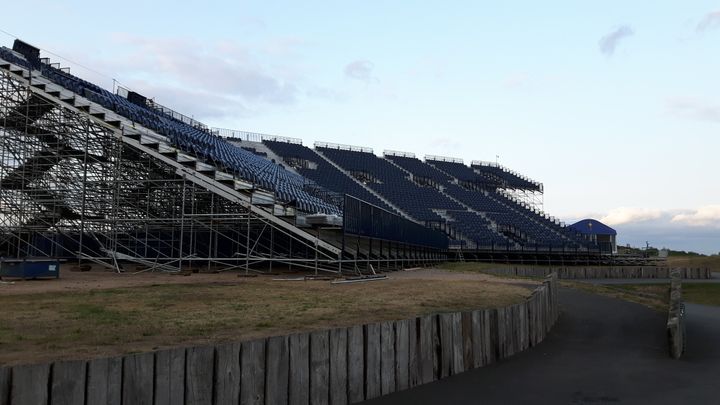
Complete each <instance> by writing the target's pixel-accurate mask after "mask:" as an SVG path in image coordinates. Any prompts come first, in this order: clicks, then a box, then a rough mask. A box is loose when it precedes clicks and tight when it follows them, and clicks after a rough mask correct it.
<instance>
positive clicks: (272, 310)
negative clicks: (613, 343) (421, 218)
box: [0, 269, 535, 364]
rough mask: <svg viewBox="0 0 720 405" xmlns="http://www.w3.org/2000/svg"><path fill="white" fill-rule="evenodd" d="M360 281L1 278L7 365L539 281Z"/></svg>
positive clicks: (307, 326) (152, 345) (473, 305)
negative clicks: (9, 280) (6, 281)
mask: <svg viewBox="0 0 720 405" xmlns="http://www.w3.org/2000/svg"><path fill="white" fill-rule="evenodd" d="M388 275H389V277H390V278H389V279H388V280H384V281H373V282H367V283H354V284H331V283H330V281H328V280H323V281H275V280H273V279H274V278H282V277H297V275H282V276H261V277H254V278H244V277H238V274H237V273H233V272H229V273H219V274H203V273H194V274H192V275H190V276H181V275H170V274H163V273H143V274H136V275H131V274H116V273H113V272H109V271H90V272H71V271H64V272H61V278H60V279H58V280H29V281H15V282H14V283H12V284H0V308H2V311H0V364H19V363H33V362H42V361H49V360H56V359H82V358H92V357H102V356H111V355H119V354H125V353H132V352H140V351H148V350H154V349H159V348H167V347H174V346H186V345H188V346H189V345H197V344H208V343H215V342H223V341H241V340H246V339H252V338H257V337H264V336H273V335H279V334H286V333H293V332H299V331H309V330H316V329H324V328H331V327H338V326H348V325H353V324H360V323H367V322H376V321H385V320H391V319H404V318H409V317H413V316H419V315H424V314H429V313H437V312H447V311H458V310H469V309H477V308H489V307H496V306H503V305H508V304H511V303H515V302H520V301H521V300H522V299H524V298H525V297H527V296H528V295H529V294H530V290H531V289H532V287H533V284H534V283H535V282H534V281H531V280H520V279H510V280H508V279H502V278H498V277H494V276H490V275H486V274H481V273H465V272H457V271H444V270H428V269H420V270H414V271H399V272H394V273H389V274H388Z"/></svg>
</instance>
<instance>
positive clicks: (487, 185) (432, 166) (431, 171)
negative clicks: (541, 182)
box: [386, 156, 584, 248]
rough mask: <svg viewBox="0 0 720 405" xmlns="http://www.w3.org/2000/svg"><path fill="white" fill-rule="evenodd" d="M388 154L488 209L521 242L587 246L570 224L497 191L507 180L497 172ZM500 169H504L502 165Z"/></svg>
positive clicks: (476, 206)
mask: <svg viewBox="0 0 720 405" xmlns="http://www.w3.org/2000/svg"><path fill="white" fill-rule="evenodd" d="M386 158H387V159H389V160H391V161H393V162H394V163H395V164H397V165H399V166H401V167H402V168H404V169H406V170H408V171H409V172H411V173H412V174H413V175H416V176H419V177H425V178H429V179H431V180H433V181H434V182H436V183H437V184H438V186H440V187H442V188H443V190H444V192H445V193H447V194H448V195H450V196H451V197H453V198H454V199H456V200H458V201H461V202H462V203H464V204H466V205H467V206H469V207H470V208H472V209H473V210H475V211H478V212H483V213H485V214H486V215H487V216H488V217H489V218H490V219H492V220H493V221H494V222H495V223H496V224H497V225H498V229H499V230H501V231H503V232H505V233H506V234H507V236H508V237H509V238H512V239H513V240H514V241H516V242H518V243H521V244H542V245H546V246H556V247H557V246H567V247H572V248H574V247H580V246H584V245H581V244H580V243H579V242H580V241H579V240H578V237H577V235H576V234H575V233H574V232H572V231H571V230H570V229H569V228H565V227H561V226H560V225H558V224H557V223H555V222H553V221H551V220H549V219H548V218H545V217H544V216H542V215H539V214H537V213H535V212H534V211H531V210H529V209H527V208H525V207H523V206H521V205H519V204H517V203H516V202H514V201H512V200H510V199H508V198H507V197H505V196H503V195H501V194H499V193H497V192H496V191H495V190H496V189H497V188H499V187H502V186H503V185H504V184H505V183H503V182H504V180H503V179H500V178H499V177H498V175H497V174H495V173H476V172H475V171H474V170H473V169H472V168H470V167H468V166H465V165H464V164H462V163H459V162H448V161H437V160H428V161H426V162H422V161H420V160H419V159H417V158H410V157H398V156H386ZM497 169H499V170H500V171H502V170H501V169H500V168H497ZM505 173H507V174H511V173H508V172H505ZM512 176H515V175H512ZM515 177H517V176H515ZM518 179H519V177H518ZM525 181H526V180H525ZM469 183H472V185H473V186H474V187H473V188H474V189H472V190H471V189H468V188H465V187H463V186H462V185H468V184H469ZM461 184H462V185H461ZM478 186H480V188H482V190H476V189H475V188H477V187H478ZM483 186H484V187H483ZM460 215H461V216H463V217H464V218H465V220H468V221H470V220H472V219H473V218H472V217H468V216H464V215H463V214H460ZM463 228H464V229H465V230H466V232H467V233H466V236H467V237H470V238H473V237H475V236H473V235H474V232H473V231H472V230H471V229H468V228H467V227H463ZM476 236H477V235H476Z"/></svg>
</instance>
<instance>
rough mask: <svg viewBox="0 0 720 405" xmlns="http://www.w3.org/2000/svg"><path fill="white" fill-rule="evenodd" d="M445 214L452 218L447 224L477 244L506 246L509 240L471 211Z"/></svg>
mask: <svg viewBox="0 0 720 405" xmlns="http://www.w3.org/2000/svg"><path fill="white" fill-rule="evenodd" d="M447 215H448V216H449V217H451V218H452V219H454V221H453V222H452V223H450V224H449V226H451V227H453V228H455V229H457V230H459V231H460V232H461V233H462V234H463V235H465V237H467V238H469V239H471V240H472V241H473V242H475V244H476V245H478V246H485V247H487V246H506V245H507V244H509V243H510V240H509V239H508V238H506V237H504V236H502V235H500V234H498V233H496V232H493V231H492V230H490V229H489V228H488V227H489V226H490V225H491V224H490V222H488V220H486V219H485V218H483V217H481V216H480V215H478V214H477V213H474V212H471V211H447Z"/></svg>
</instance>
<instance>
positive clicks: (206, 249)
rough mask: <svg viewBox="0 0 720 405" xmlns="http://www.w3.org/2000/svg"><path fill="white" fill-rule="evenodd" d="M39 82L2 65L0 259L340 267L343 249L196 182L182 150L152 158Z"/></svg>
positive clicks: (121, 131)
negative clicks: (27, 258) (183, 157)
mask: <svg viewBox="0 0 720 405" xmlns="http://www.w3.org/2000/svg"><path fill="white" fill-rule="evenodd" d="M35 77H36V76H34V75H33V73H32V72H29V71H23V70H15V71H13V69H12V68H8V69H7V70H1V69H0V256H2V257H6V258H26V257H36V256H47V257H60V258H68V259H85V260H90V261H94V262H97V263H102V264H104V265H107V266H110V267H113V268H115V269H118V268H119V264H118V261H131V262H136V263H140V264H144V265H147V266H148V268H152V269H160V270H164V271H178V270H180V269H182V268H183V266H184V265H186V266H185V267H187V265H192V266H207V267H208V268H215V269H229V268H242V269H245V270H246V271H249V270H251V269H254V268H257V267H258V264H259V263H262V262H267V263H268V264H269V263H281V264H282V263H287V264H289V265H294V266H298V267H306V268H315V269H318V268H319V269H336V268H337V260H338V258H339V256H340V255H339V253H340V252H339V250H338V249H335V248H333V247H332V246H331V245H329V244H327V243H325V242H323V241H321V240H319V238H317V237H316V236H313V235H312V234H310V233H308V232H305V231H303V230H300V229H298V228H296V227H295V226H294V224H293V223H292V222H293V220H294V217H290V216H288V217H284V218H283V217H278V216H274V215H272V213H271V211H273V209H274V208H275V206H274V204H272V203H271V204H269V206H268V205H267V203H265V205H264V206H260V205H256V204H253V203H252V201H253V198H252V195H241V193H240V192H238V191H235V190H233V189H232V187H225V186H223V184H221V182H218V181H215V179H213V178H207V176H205V177H206V178H202V177H203V175H202V174H201V173H197V172H196V171H195V170H194V166H193V168H187V167H183V165H182V164H181V160H182V159H179V158H178V151H175V152H173V151H170V152H167V151H165V153H162V152H161V151H159V150H157V146H158V145H154V146H155V148H156V149H155V150H153V145H147V144H143V143H142V142H141V141H140V130H138V131H137V133H135V131H133V130H132V129H131V128H129V127H127V126H126V125H122V124H121V123H120V122H113V121H111V119H110V117H109V116H106V113H107V112H105V111H102V110H101V109H97V106H92V108H91V106H90V105H89V103H88V102H86V100H81V99H80V97H75V96H72V97H71V98H63V97H67V95H65V94H64V93H62V94H61V92H60V91H53V90H50V89H46V86H45V85H44V84H42V83H40V84H38V83H37V79H35ZM33 80H35V82H33ZM40 82H42V80H40ZM113 119H114V118H113ZM173 155H174V156H173ZM186 166H187V165H186ZM208 184H209V185H211V186H213V187H210V186H208ZM269 266H270V267H271V266H272V264H269Z"/></svg>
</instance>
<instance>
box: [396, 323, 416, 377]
mask: <svg viewBox="0 0 720 405" xmlns="http://www.w3.org/2000/svg"><path fill="white" fill-rule="evenodd" d="M412 321H414V319H413V320H412ZM410 322H411V321H410V320H403V321H397V322H395V389H396V390H397V391H402V390H406V389H408V388H409V387H410V374H409V371H410V369H409V358H410V347H409V342H410V339H409V338H408V334H409V327H410Z"/></svg>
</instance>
